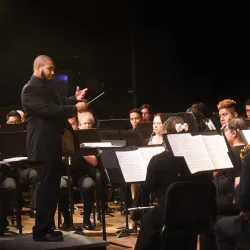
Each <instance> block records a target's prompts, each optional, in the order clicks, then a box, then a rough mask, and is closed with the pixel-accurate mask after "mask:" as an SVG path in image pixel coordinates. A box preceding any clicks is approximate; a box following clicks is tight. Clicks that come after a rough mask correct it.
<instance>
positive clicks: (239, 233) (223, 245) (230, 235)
mask: <svg viewBox="0 0 250 250" xmlns="http://www.w3.org/2000/svg"><path fill="white" fill-rule="evenodd" d="M249 149H250V147H249V145H247V146H245V148H244V150H243V151H242V152H241V158H242V167H241V171H240V182H239V183H235V188H236V192H237V195H236V197H237V199H236V204H237V205H238V206H239V210H240V212H239V213H238V215H232V216H220V217H219V218H218V219H217V221H216V225H215V229H216V238H217V245H218V249H219V250H234V249H235V246H236V243H237V242H242V243H244V242H245V243H247V242H248V244H249V237H250V221H249V214H250V185H249V184H250V182H249V180H250V151H249Z"/></svg>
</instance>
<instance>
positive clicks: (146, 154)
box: [138, 146, 165, 168]
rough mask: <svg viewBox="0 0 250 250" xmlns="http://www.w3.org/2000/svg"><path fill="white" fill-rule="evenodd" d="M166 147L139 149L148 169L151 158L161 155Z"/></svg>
mask: <svg viewBox="0 0 250 250" xmlns="http://www.w3.org/2000/svg"><path fill="white" fill-rule="evenodd" d="M164 150H165V149H164V147H163V146H159V147H145V148H139V149H138V151H139V152H140V154H141V156H142V160H143V163H144V165H145V166H146V168H147V167H148V163H149V161H150V160H151V158H152V157H153V156H154V155H156V154H160V153H162V152H163V151H164Z"/></svg>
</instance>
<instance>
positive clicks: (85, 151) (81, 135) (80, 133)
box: [71, 129, 131, 248]
mask: <svg viewBox="0 0 250 250" xmlns="http://www.w3.org/2000/svg"><path fill="white" fill-rule="evenodd" d="M71 131H72V133H73V134H74V138H75V140H74V141H75V143H76V145H75V151H76V154H77V155H81V156H83V155H93V154H98V153H100V152H102V150H103V149H106V147H105V148H102V147H101V146H100V147H95V148H92V147H86V146H84V143H91V142H92V143H93V142H94V143H100V144H101V138H100V136H99V134H98V130H97V129H85V130H71ZM119 142H120V143H123V141H119ZM118 146H119V147H120V146H121V145H118ZM103 198H104V197H100V201H101V213H102V229H103V240H105V241H107V235H106V221H105V213H106V212H105V201H104V199H103ZM71 209H72V210H71V214H73V213H72V212H73V207H72V206H71ZM109 244H112V245H116V246H120V247H124V248H131V247H130V246H125V245H122V244H119V243H116V242H111V241H109Z"/></svg>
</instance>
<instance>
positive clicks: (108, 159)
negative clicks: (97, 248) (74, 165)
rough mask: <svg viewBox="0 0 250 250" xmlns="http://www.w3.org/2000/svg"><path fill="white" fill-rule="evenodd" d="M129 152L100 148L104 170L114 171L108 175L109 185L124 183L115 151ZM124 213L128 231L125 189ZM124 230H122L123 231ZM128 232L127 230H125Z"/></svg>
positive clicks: (105, 236) (103, 210)
mask: <svg viewBox="0 0 250 250" xmlns="http://www.w3.org/2000/svg"><path fill="white" fill-rule="evenodd" d="M127 150H128V151H129V150H131V148H128V147H126V148H102V149H100V150H99V157H100V160H101V165H102V167H103V168H104V169H106V170H111V169H115V170H116V171H115V173H114V174H109V180H110V182H111V183H119V184H120V183H121V182H125V180H124V177H123V175H122V172H121V169H120V165H119V162H118V159H117V157H116V154H115V151H127ZM101 203H102V205H101V206H102V219H103V220H102V225H103V240H107V235H106V223H105V209H104V200H103V199H101ZM125 211H126V227H125V229H128V206H127V187H126V189H125ZM125 229H124V230H125ZM127 232H128V230H127ZM109 243H110V244H113V245H117V246H121V247H124V248H131V247H130V246H125V245H122V244H118V243H114V242H109Z"/></svg>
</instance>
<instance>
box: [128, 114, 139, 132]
mask: <svg viewBox="0 0 250 250" xmlns="http://www.w3.org/2000/svg"><path fill="white" fill-rule="evenodd" d="M129 120H130V123H131V126H132V129H131V130H136V129H137V124H138V123H139V122H141V121H142V113H141V111H140V109H132V110H130V111H129Z"/></svg>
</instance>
